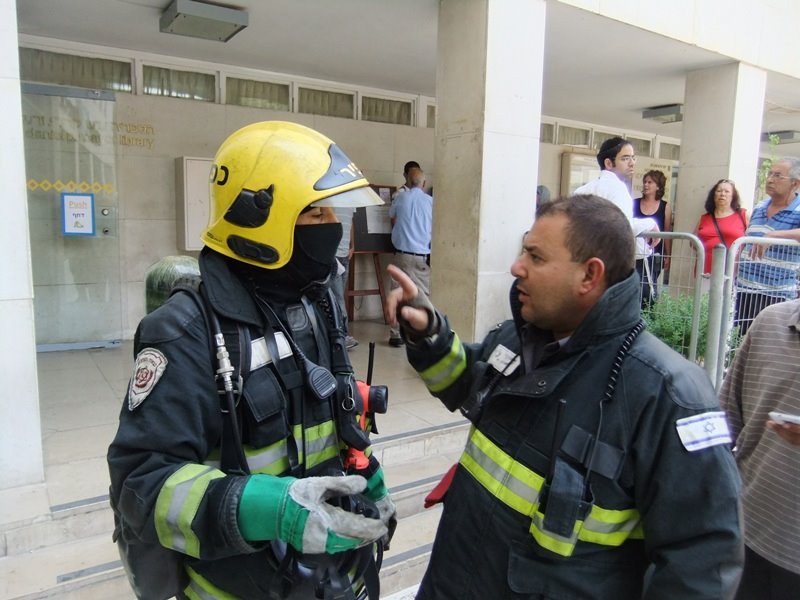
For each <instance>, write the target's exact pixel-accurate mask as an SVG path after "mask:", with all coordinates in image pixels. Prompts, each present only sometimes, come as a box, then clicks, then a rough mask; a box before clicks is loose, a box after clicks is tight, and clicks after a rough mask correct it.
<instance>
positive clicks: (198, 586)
mask: <svg viewBox="0 0 800 600" xmlns="http://www.w3.org/2000/svg"><path fill="white" fill-rule="evenodd" d="M186 572H187V573H188V574H189V585H187V586H186V587H185V588H184V590H183V593H184V594H185V595H186V597H187V598H190V599H191V600H239V598H238V596H234V595H233V594H229V593H228V592H225V591H223V590H221V589H219V588H218V587H217V586H215V585H214V584H213V583H211V582H210V581H209V580H208V579H206V578H205V577H203V576H202V575H200V573H198V572H197V571H195V570H194V569H192V568H191V567H189V566H187V567H186Z"/></svg>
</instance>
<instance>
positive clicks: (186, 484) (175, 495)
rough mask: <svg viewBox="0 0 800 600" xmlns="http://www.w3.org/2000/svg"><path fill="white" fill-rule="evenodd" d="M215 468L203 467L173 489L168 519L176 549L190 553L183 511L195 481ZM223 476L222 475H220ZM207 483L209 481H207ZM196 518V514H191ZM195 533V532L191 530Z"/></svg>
mask: <svg viewBox="0 0 800 600" xmlns="http://www.w3.org/2000/svg"><path fill="white" fill-rule="evenodd" d="M214 471H215V469H212V468H210V467H209V468H208V469H203V470H202V471H199V472H198V473H196V474H195V475H194V476H193V477H192V478H191V479H188V480H186V481H183V482H181V483H179V484H177V485H176V486H175V487H174V488H173V491H172V499H171V500H170V504H169V509H168V510H167V515H166V521H167V525H169V527H170V529H171V530H172V532H171V533H172V547H173V548H174V549H175V550H178V551H180V552H184V553H186V554H188V550H189V544H188V542H187V540H186V535H185V532H184V531H183V530H182V529H181V526H180V525H181V513H182V512H183V510H184V508H185V507H186V501H187V499H188V498H189V495H190V493H191V492H192V487H193V486H194V484H195V482H196V481H197V480H198V479H200V478H201V477H205V476H206V475H208V474H209V473H213V472H214ZM220 476H221V475H220ZM206 485H208V483H207V482H206ZM191 517H192V518H194V515H193V514H192V515H191ZM190 533H192V535H194V532H191V530H190Z"/></svg>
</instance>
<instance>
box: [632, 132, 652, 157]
mask: <svg viewBox="0 0 800 600" xmlns="http://www.w3.org/2000/svg"><path fill="white" fill-rule="evenodd" d="M625 141H626V142H628V143H630V145H631V146H633V151H634V152H635V153H636V155H637V156H652V151H651V150H650V148H651V147H652V142H651V141H650V140H643V139H642V138H635V137H630V136H628V137H626V138H625Z"/></svg>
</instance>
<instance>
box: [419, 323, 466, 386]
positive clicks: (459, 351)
mask: <svg viewBox="0 0 800 600" xmlns="http://www.w3.org/2000/svg"><path fill="white" fill-rule="evenodd" d="M466 368H467V355H466V353H465V352H464V346H462V345H461V340H460V339H458V335H456V334H455V333H454V334H453V343H452V344H451V345H450V350H449V351H448V352H447V354H446V355H445V356H444V357H442V358H441V360H439V362H437V363H436V364H435V365H433V366H432V367H428V368H427V369H425V370H424V371H421V372H420V374H419V375H420V377H422V381H424V382H425V385H426V386H427V387H428V389H429V390H430V391H432V392H441V391H442V390H444V389H446V388H447V387H448V386H450V385H452V384H453V382H454V381H455V380H456V379H458V377H459V376H460V375H461V373H463V372H464V369H466Z"/></svg>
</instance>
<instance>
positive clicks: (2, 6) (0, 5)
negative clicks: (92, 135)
mask: <svg viewBox="0 0 800 600" xmlns="http://www.w3.org/2000/svg"><path fill="white" fill-rule="evenodd" d="M0 56H3V57H4V60H3V61H2V62H0V129H2V131H3V143H2V144H0V165H2V166H3V195H4V198H3V219H2V221H0V222H1V223H2V225H1V226H0V227H1V229H0V256H2V257H3V271H2V273H3V275H2V277H0V330H2V332H3V343H2V344H0V364H2V365H3V366H4V369H3V377H4V379H5V382H4V384H3V385H2V386H0V414H1V415H2V419H0V490H4V489H9V488H14V487H19V486H22V485H27V484H34V483H38V482H41V481H42V480H43V479H44V471H43V466H42V444H41V428H40V424H39V389H38V384H37V375H36V347H35V342H34V328H33V283H32V279H31V262H30V242H29V236H28V202H27V197H26V193H25V159H24V155H23V153H22V109H21V106H20V97H19V85H20V82H19V64H18V62H17V56H18V54H17V13H16V4H15V2H14V0H0ZM0 500H2V499H0ZM2 511H3V505H2V502H1V501H0V512H2Z"/></svg>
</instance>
